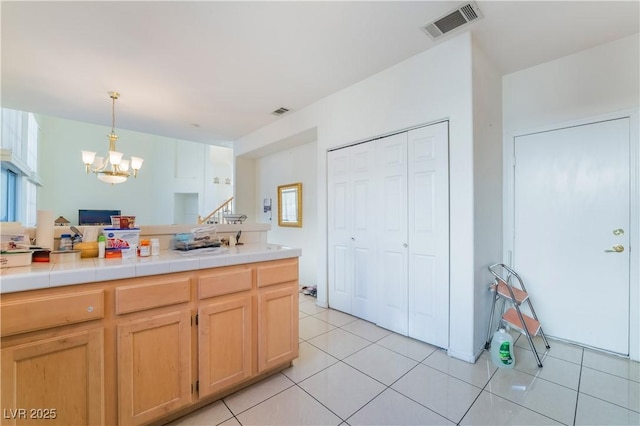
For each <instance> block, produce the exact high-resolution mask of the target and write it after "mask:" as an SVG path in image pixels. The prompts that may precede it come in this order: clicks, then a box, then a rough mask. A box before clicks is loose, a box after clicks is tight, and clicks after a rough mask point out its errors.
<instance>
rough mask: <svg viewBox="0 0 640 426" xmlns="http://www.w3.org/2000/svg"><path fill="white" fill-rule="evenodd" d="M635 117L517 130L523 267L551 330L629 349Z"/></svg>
mask: <svg viewBox="0 0 640 426" xmlns="http://www.w3.org/2000/svg"><path fill="white" fill-rule="evenodd" d="M629 133H630V125H629V119H627V118H624V119H616V120H609V121H602V122H597V123H592V124H587V125H581V126H575V127H569V128H563V129H558V130H554V131H547V132H541V133H535V134H530V135H525V136H519V137H516V138H515V142H514V144H515V146H514V149H515V172H514V173H515V174H514V179H515V181H514V193H515V201H514V259H513V266H514V269H515V270H516V271H517V272H518V273H519V274H520V275H521V276H522V278H523V280H524V282H525V285H526V286H527V290H528V292H529V294H530V296H531V301H532V303H533V305H534V308H535V310H536V313H537V314H538V317H539V319H540V321H541V323H542V327H543V329H544V330H545V332H546V333H547V334H548V335H549V336H553V337H558V338H561V339H566V340H569V341H573V342H577V343H581V344H584V345H587V346H593V347H596V348H601V349H605V350H608V351H613V352H618V353H621V354H628V353H629V301H630V296H629V285H630V282H629V260H630V258H629V205H630V203H629V197H630V193H629V191H630V186H629V185H630V176H629V146H630V145H629Z"/></svg>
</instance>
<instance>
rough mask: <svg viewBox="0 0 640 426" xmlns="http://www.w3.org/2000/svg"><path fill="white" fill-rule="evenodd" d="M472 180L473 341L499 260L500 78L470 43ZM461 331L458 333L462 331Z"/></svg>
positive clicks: (482, 331)
mask: <svg viewBox="0 0 640 426" xmlns="http://www.w3.org/2000/svg"><path fill="white" fill-rule="evenodd" d="M473 158H474V169H473V182H474V206H475V216H474V256H475V286H474V294H475V298H474V300H475V306H474V312H475V314H474V316H475V318H476V321H475V323H474V327H473V341H474V342H476V353H479V352H480V351H482V350H483V349H484V346H483V345H480V346H478V343H482V341H483V340H484V339H486V337H487V328H488V325H489V324H488V322H489V315H490V313H491V294H490V293H489V292H488V291H487V288H488V286H489V283H490V282H491V281H492V279H491V275H490V273H489V271H488V269H487V268H488V266H490V265H491V264H493V263H497V262H499V261H500V260H501V258H502V226H503V223H502V189H501V188H502V78H501V76H500V74H499V73H498V72H497V70H496V69H495V67H494V66H493V64H492V63H491V62H490V61H489V60H488V58H487V57H486V55H485V54H484V52H483V51H482V50H481V49H480V48H479V47H478V46H477V45H476V43H474V44H473ZM461 332H462V331H461Z"/></svg>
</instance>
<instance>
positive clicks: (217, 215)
mask: <svg viewBox="0 0 640 426" xmlns="http://www.w3.org/2000/svg"><path fill="white" fill-rule="evenodd" d="M232 201H233V197H231V198H229V199H228V200H227V201H225V202H224V203H222V204H220V205H219V206H218V207H217V208H216V209H214V210H213V211H212V212H211V213H209V214H208V215H207V216H206V217H204V218H203V217H202V216H200V215H198V225H202V224H203V223H223V221H224V215H225V213H231V212H232V211H233V204H232Z"/></svg>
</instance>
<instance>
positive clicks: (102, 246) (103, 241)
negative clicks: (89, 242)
mask: <svg viewBox="0 0 640 426" xmlns="http://www.w3.org/2000/svg"><path fill="white" fill-rule="evenodd" d="M106 248H107V238H106V237H105V236H104V235H100V236H99V237H98V258H100V259H104V256H105V251H106Z"/></svg>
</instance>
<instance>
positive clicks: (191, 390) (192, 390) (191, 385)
mask: <svg viewBox="0 0 640 426" xmlns="http://www.w3.org/2000/svg"><path fill="white" fill-rule="evenodd" d="M191 393H193V383H191Z"/></svg>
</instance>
